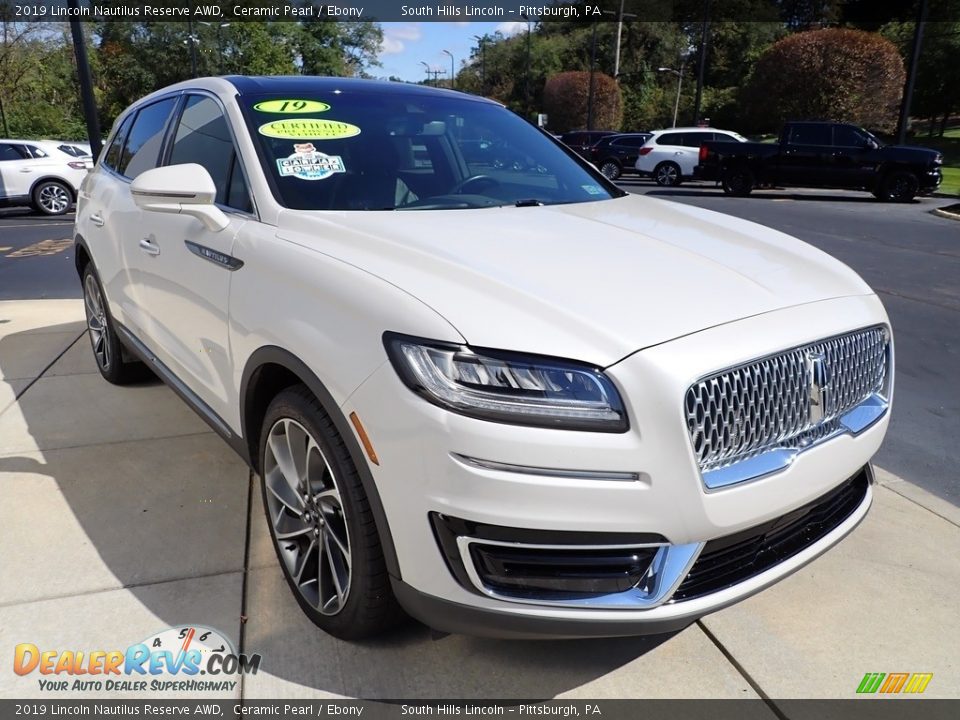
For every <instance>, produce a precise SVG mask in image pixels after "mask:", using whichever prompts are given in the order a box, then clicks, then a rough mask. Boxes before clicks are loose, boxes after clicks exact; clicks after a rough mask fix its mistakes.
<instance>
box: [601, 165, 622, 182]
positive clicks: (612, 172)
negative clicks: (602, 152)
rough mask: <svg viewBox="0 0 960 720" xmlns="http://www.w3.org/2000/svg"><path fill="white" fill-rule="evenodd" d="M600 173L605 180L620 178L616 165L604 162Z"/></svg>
mask: <svg viewBox="0 0 960 720" xmlns="http://www.w3.org/2000/svg"><path fill="white" fill-rule="evenodd" d="M600 172H601V173H602V174H603V176H604V177H605V178H606V179H607V180H616V179H617V178H618V177H620V168H619V167H617V164H616V163H612V162H606V163H604V164H603V165H602V166H601V167H600Z"/></svg>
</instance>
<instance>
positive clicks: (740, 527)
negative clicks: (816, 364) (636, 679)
mask: <svg viewBox="0 0 960 720" xmlns="http://www.w3.org/2000/svg"><path fill="white" fill-rule="evenodd" d="M884 322H886V315H885V313H884V312H883V308H882V306H881V305H880V303H879V300H877V299H876V297H875V296H860V297H850V298H841V299H835V300H830V301H824V302H821V303H812V304H809V305H805V306H799V307H794V308H789V309H786V310H781V311H778V312H774V313H769V314H766V315H760V316H757V317H753V318H748V319H745V320H741V321H738V322H735V323H731V324H729V325H725V326H720V327H716V328H711V329H708V330H704V331H702V332H699V333H695V334H693V335H690V336H687V337H684V338H680V339H677V340H674V341H672V342H669V343H665V344H663V345H659V346H655V347H652V348H648V349H646V350H644V351H642V352H638V353H635V354H634V355H631V356H630V357H628V358H626V359H624V360H622V361H621V362H619V363H617V364H615V365H614V366H612V367H610V368H608V369H607V373H608V375H609V376H610V377H611V378H612V379H613V381H614V382H615V384H617V385H618V387H619V388H620V390H621V393H622V395H623V398H624V402H625V403H626V404H627V411H628V414H629V416H630V427H631V429H630V431H629V432H627V433H623V434H609V433H590V432H574V431H562V430H553V429H543V428H528V427H518V426H513V425H505V424H498V423H492V422H486V421H481V420H476V419H472V418H467V417H463V416H460V415H456V414H453V413H450V412H447V411H445V410H442V409H440V408H438V407H436V406H434V405H431V404H430V403H427V402H425V401H424V400H423V399H421V398H420V397H419V396H417V395H415V394H414V393H412V392H411V391H410V390H409V389H407V388H406V387H405V386H404V385H403V384H402V383H401V381H400V380H399V378H398V377H397V375H396V373H395V372H394V370H393V368H392V367H391V366H390V365H389V363H386V364H384V365H383V366H382V367H381V368H380V369H379V370H378V371H377V372H376V373H374V375H373V376H371V377H370V378H369V379H368V380H367V382H365V383H364V384H363V385H362V386H361V387H360V388H359V389H358V390H357V391H356V392H355V393H354V394H353V395H352V396H351V397H350V398H349V399H348V401H347V402H346V403H345V404H344V406H343V408H342V409H343V411H344V413H345V414H349V413H351V412H356V413H357V415H358V416H359V417H360V419H361V420H362V422H363V424H364V425H365V426H366V429H367V433H368V435H369V437H370V439H371V441H372V444H373V447H374V448H375V450H376V453H377V455H378V456H379V459H380V464H379V465H378V466H371V467H370V470H371V472H372V474H373V476H374V479H375V482H376V485H377V488H378V491H379V494H380V499H381V501H382V504H383V506H384V509H385V511H386V516H387V518H388V520H389V524H390V533H391V537H392V540H393V544H394V547H395V549H396V552H397V558H398V562H399V566H400V573H401V576H402V577H401V578H397V579H396V582H395V591H396V593H397V596H398V598H399V599H400V601H401V603H402V604H403V605H404V606H405V607H406V608H407V610H408V612H410V614H411V615H414V616H415V617H418V618H419V619H421V620H423V621H424V622H425V623H427V624H429V625H431V626H433V627H436V628H438V629H442V630H448V631H456V632H468V633H472V634H486V635H491V634H492V635H509V636H531V635H536V636H540V635H550V636H570V637H580V636H604V635H635V634H645V633H651V632H653V633H656V632H669V631H671V630H675V629H680V628H682V627H683V626H685V625H686V624H689V623H690V622H692V621H693V620H695V619H696V618H698V617H700V616H702V615H704V614H706V613H709V612H713V611H714V610H717V609H720V608H722V607H725V606H727V605H730V604H732V603H734V602H737V601H738V600H740V599H742V598H744V597H747V596H749V595H751V594H753V593H755V592H757V591H759V590H761V589H762V588H764V587H766V586H768V585H770V584H772V583H774V582H776V581H777V580H778V579H780V578H782V577H784V576H786V575H788V574H790V573H791V572H793V571H794V570H796V569H797V568H799V567H801V566H802V565H803V564H805V563H806V562H808V561H809V560H811V559H813V558H814V557H816V556H817V555H819V554H820V553H822V552H824V551H825V550H826V549H828V548H829V547H830V546H832V545H833V544H835V543H836V542H838V541H839V540H840V539H841V538H842V537H843V536H844V535H846V534H847V533H848V532H850V531H851V530H852V529H853V527H855V526H856V524H857V523H858V522H859V521H860V519H862V517H863V516H864V515H865V513H866V511H867V508H868V507H869V505H870V498H871V493H870V489H869V482H868V483H867V489H866V491H865V492H864V494H863V496H862V498H860V502H859V503H858V504H857V505H856V507H855V508H853V509H852V511H851V512H850V514H849V515H848V516H846V517H845V519H843V521H842V522H840V523H839V524H837V525H836V526H835V527H832V528H830V529H829V531H828V532H826V534H824V535H823V536H822V537H820V538H819V539H816V540H815V541H814V542H812V543H811V544H809V545H807V546H805V547H802V548H801V549H800V550H799V551H798V552H796V553H795V554H793V555H791V556H790V557H789V558H788V559H787V560H784V561H782V562H779V563H777V564H774V565H773V566H770V567H764V568H762V569H759V570H758V572H756V573H754V574H752V575H750V576H749V577H739V578H736V579H735V582H734V583H733V584H732V585H730V586H729V587H716V588H712V589H711V591H710V592H708V593H707V594H703V595H698V596H696V597H689V598H688V599H684V600H683V601H682V602H679V601H673V599H672V596H673V593H674V592H675V591H676V589H677V587H678V586H679V585H680V583H681V582H683V580H684V578H685V577H686V576H687V574H688V573H689V572H690V570H691V568H692V567H693V566H694V563H695V562H696V560H697V557H698V556H699V555H700V553H701V552H702V551H703V549H704V545H705V544H706V543H708V542H710V541H714V540H716V539H718V538H724V537H727V536H731V535H734V534H737V533H741V532H743V531H746V530H749V529H751V528H756V527H757V526H760V525H763V524H766V523H770V522H772V521H776V520H777V519H779V518H782V517H784V516H786V515H789V514H791V513H794V512H795V511H797V510H798V509H800V508H802V507H804V506H806V505H808V504H810V503H812V502H815V501H816V500H818V499H819V498H822V497H823V496H824V495H827V494H828V493H830V492H831V491H832V490H834V489H835V488H837V487H838V486H840V485H841V484H843V483H844V482H845V481H846V480H847V479H848V478H852V477H854V476H856V475H857V474H858V473H859V472H861V470H862V469H863V468H864V466H865V465H866V464H867V463H868V461H869V459H870V458H871V457H872V456H873V454H874V453H875V452H876V450H877V448H878V447H879V445H880V443H881V441H882V439H883V436H884V434H885V432H886V427H887V423H888V421H889V413H887V414H885V415H884V416H883V417H882V418H881V419H880V420H878V421H877V422H876V423H875V424H874V425H872V426H871V427H869V428H868V429H866V430H864V431H863V432H861V433H860V434H858V435H856V436H853V435H842V436H839V437H836V438H834V439H832V440H830V441H828V442H826V443H824V444H822V445H819V446H814V447H812V448H810V449H808V450H806V451H805V452H803V453H802V454H801V455H799V456H798V458H797V459H796V460H795V462H793V463H792V464H791V465H790V466H789V467H787V468H785V469H783V470H782V471H780V472H777V473H775V474H772V475H770V476H766V477H762V478H759V479H757V480H754V481H751V482H747V483H742V484H740V485H736V486H732V487H729V488H723V489H721V490H717V491H708V490H707V489H706V488H705V486H704V484H703V482H702V478H701V476H700V472H699V469H698V467H697V464H696V460H695V458H694V456H693V452H692V448H691V445H690V439H689V436H688V434H687V430H686V426H685V424H684V419H683V396H684V393H685V392H686V389H687V388H688V387H689V386H690V384H691V383H692V382H693V381H695V380H696V379H698V378H699V377H702V376H703V375H704V373H706V372H710V371H714V370H718V369H722V368H725V367H732V366H735V365H738V364H740V363H743V362H745V361H747V360H750V359H752V358H755V357H759V356H762V355H765V354H768V353H771V352H775V351H779V350H782V349H784V348H789V347H793V346H796V345H797V344H798V343H803V342H808V341H815V340H818V339H820V338H822V337H826V336H829V335H832V334H839V333H842V332H845V331H848V330H850V329H853V328H857V327H865V326H869V325H875V324H877V323H884ZM511 349H514V348H511ZM520 350H527V351H531V350H535V348H520ZM465 458H466V459H474V460H480V461H481V462H480V463H475V462H470V461H469V460H468V461H465V460H464V459H465ZM483 461H490V462H489V463H488V464H484V462H483ZM551 470H559V472H551ZM864 472H868V471H864ZM437 516H442V517H447V518H456V519H462V520H464V521H468V522H470V523H474V524H478V525H489V526H494V527H500V528H513V529H517V530H519V531H524V532H529V533H536V534H538V537H542V536H543V535H544V534H546V535H548V536H550V537H552V541H551V542H547V543H545V544H546V545H559V546H565V545H568V544H570V543H571V542H572V543H573V544H576V545H579V544H587V545H590V544H592V545H604V546H606V545H618V546H623V545H627V546H629V545H630V544H631V543H634V544H637V543H639V544H645V543H646V544H651V545H658V544H661V545H666V546H669V547H670V548H673V549H676V552H674V553H673V554H672V556H671V557H673V558H674V559H675V560H676V562H675V563H674V565H673V567H672V570H671V573H672V574H665V575H662V576H661V577H660V580H661V582H660V584H659V585H657V586H656V587H654V586H653V585H652V584H648V586H647V587H645V589H644V593H640V594H639V595H638V594H634V596H632V597H630V598H623V597H620V598H617V599H611V598H610V597H605V598H603V599H602V600H601V601H599V602H596V601H590V598H587V600H588V601H587V602H551V601H550V598H549V597H548V595H546V594H545V595H541V596H536V595H535V596H533V597H527V598H518V597H516V596H514V597H505V596H504V595H505V594H502V593H490V592H485V591H484V589H483V588H482V587H478V586H477V585H476V583H475V582H474V581H472V580H471V579H470V578H469V577H468V578H467V579H466V580H464V578H463V577H462V576H461V577H458V573H457V571H456V567H455V565H454V564H452V563H451V562H450V557H449V556H450V553H448V552H445V550H444V548H443V543H442V542H440V541H439V540H438V536H437V534H436V528H435V524H434V522H433V521H432V520H431V518H432V517H437ZM613 536H615V538H614V539H615V540H616V542H611V540H610V539H611V537H613ZM557 537H559V540H558V539H557ZM569 538H573V540H572V541H570V540H569ZM548 539H550V538H548ZM506 540H507V541H508V542H510V538H506ZM516 540H517V541H518V542H521V543H523V542H525V541H526V540H525V539H524V538H517V539H516ZM538 544H544V543H543V542H539V543H538ZM680 548H683V549H684V550H683V551H682V552H681V550H680ZM465 557H466V561H469V559H470V556H469V555H467V556H465ZM668 575H669V576H668ZM506 595H509V593H507V594H506ZM625 599H626V600H628V601H629V602H626V603H623V602H620V601H621V600H625Z"/></svg>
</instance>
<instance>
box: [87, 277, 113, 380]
mask: <svg viewBox="0 0 960 720" xmlns="http://www.w3.org/2000/svg"><path fill="white" fill-rule="evenodd" d="M83 303H84V309H85V310H86V315H87V332H88V333H89V334H90V344H91V345H92V346H93V355H94V357H95V358H96V360H97V365H99V366H100V369H101V370H109V369H110V361H111V359H112V358H111V357H110V325H109V323H108V322H107V311H106V307H105V304H104V302H103V295H101V294H100V286H99V285H98V284H97V280H96V278H94V276H93V274H92V273H90V274H88V275H87V277H86V280H84V283H83Z"/></svg>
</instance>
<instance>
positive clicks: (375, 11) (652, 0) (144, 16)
mask: <svg viewBox="0 0 960 720" xmlns="http://www.w3.org/2000/svg"><path fill="white" fill-rule="evenodd" d="M921 4H924V5H925V6H926V7H925V8H924V11H925V12H924V19H925V20H926V21H928V22H956V21H960V0H813V1H812V2H810V1H804V0H622V1H621V0H592V2H581V1H579V0H542V1H539V2H538V1H537V0H335V1H333V2H313V1H311V0H214V1H212V2H211V1H210V0H207V1H206V2H204V1H203V0H194V1H193V2H188V1H187V0H153V1H150V0H146V1H141V2H138V1H137V0H39V1H38V2H18V1H17V0H0V21H5V22H29V21H41V22H65V21H68V20H72V19H77V20H80V21H84V22H104V21H106V22H109V21H128V22H130V21H134V22H201V21H202V22H216V21H220V22H317V21H346V22H357V21H377V22H471V21H473V22H491V21H492V22H502V21H529V22H582V23H590V22H614V21H617V20H618V19H621V17H622V19H623V20H624V21H625V22H702V21H703V20H710V21H712V22H784V23H787V24H791V25H818V24H820V25H830V24H837V23H844V22H860V23H864V22H868V23H869V22H873V23H877V24H882V23H886V22H891V21H912V20H915V19H916V18H918V17H919V12H920V9H921ZM621 13H622V16H621Z"/></svg>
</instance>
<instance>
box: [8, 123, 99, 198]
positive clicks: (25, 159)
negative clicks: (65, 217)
mask: <svg viewBox="0 0 960 720" xmlns="http://www.w3.org/2000/svg"><path fill="white" fill-rule="evenodd" d="M59 144H60V143H56V142H52V141H49V140H2V139H0V204H3V205H30V206H31V207H32V208H33V209H34V210H36V211H37V212H39V213H43V214H44V215H62V214H63V213H65V212H67V210H69V209H70V206H71V205H72V204H73V201H74V200H75V199H76V197H77V190H78V189H79V188H80V183H81V182H82V181H83V178H84V177H85V176H86V174H87V170H88V169H89V162H88V160H89V158H79V157H75V156H73V155H70V154H69V153H66V152H64V151H62V150H60V149H59V148H58V147H57V146H58V145H59Z"/></svg>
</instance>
